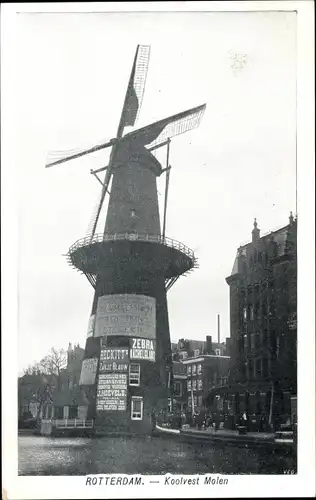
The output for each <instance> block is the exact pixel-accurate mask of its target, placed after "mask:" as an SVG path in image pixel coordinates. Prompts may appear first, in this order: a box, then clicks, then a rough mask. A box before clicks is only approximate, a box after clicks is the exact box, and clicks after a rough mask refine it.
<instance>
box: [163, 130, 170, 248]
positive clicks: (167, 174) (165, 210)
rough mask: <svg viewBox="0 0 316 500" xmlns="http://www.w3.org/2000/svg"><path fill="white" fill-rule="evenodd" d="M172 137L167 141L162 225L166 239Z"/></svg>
mask: <svg viewBox="0 0 316 500" xmlns="http://www.w3.org/2000/svg"><path fill="white" fill-rule="evenodd" d="M170 142H171V141H170V139H168V141H167V159H166V169H167V170H166V188H165V201H164V211H163V226H162V237H163V239H165V236H166V219H167V202H168V190H169V180H170V167H169V154H170Z"/></svg>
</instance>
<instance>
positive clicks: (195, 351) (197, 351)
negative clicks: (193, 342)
mask: <svg viewBox="0 0 316 500" xmlns="http://www.w3.org/2000/svg"><path fill="white" fill-rule="evenodd" d="M199 355H200V349H194V357H197V356H199Z"/></svg>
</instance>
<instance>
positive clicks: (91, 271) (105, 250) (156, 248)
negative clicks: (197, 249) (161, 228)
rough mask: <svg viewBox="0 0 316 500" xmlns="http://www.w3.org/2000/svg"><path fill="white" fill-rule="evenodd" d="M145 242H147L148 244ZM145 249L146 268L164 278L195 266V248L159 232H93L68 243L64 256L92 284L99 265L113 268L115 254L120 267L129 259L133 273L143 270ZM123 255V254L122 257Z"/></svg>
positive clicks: (127, 265) (171, 276)
mask: <svg viewBox="0 0 316 500" xmlns="http://www.w3.org/2000/svg"><path fill="white" fill-rule="evenodd" d="M144 243H145V244H146V243H148V246H147V245H144ZM127 247H129V248H128V250H129V251H127ZM146 253H148V254H150V257H151V258H150V259H149V261H148V262H150V264H149V267H150V269H148V272H150V273H152V274H155V273H163V274H164V277H165V278H166V279H172V278H173V277H175V276H178V275H179V274H180V273H181V274H183V273H186V272H189V271H190V270H191V269H192V268H196V267H198V263H197V259H196V257H195V255H194V252H193V251H192V250H191V249H190V248H188V247H187V246H185V245H184V244H183V243H181V242H179V241H177V240H174V239H171V238H167V237H163V236H162V235H160V234H157V235H155V234H148V233H147V234H139V233H115V234H102V233H101V234H95V235H94V237H93V238H91V237H90V236H89V237H86V238H81V239H80V240H77V241H76V242H75V243H74V244H73V245H72V246H71V247H70V249H69V251H68V253H67V260H68V262H69V264H70V265H71V266H72V267H74V268H75V269H77V270H79V271H81V272H82V273H84V274H85V275H86V276H87V278H88V279H89V281H91V282H92V284H93V283H94V282H95V278H94V277H95V276H96V275H97V273H98V270H99V269H100V268H102V265H105V264H106V265H107V266H112V267H113V268H115V264H116V263H117V262H118V257H119V266H120V269H122V267H124V268H125V266H126V268H128V267H131V262H132V263H133V273H134V272H135V269H136V270H137V269H139V270H142V272H143V271H144V261H146V260H147V259H146V258H145V254H146ZM123 256H125V257H126V258H125V259H123ZM124 264H125V265H124ZM124 270H125V269H124Z"/></svg>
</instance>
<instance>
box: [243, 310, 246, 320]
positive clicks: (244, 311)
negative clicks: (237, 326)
mask: <svg viewBox="0 0 316 500" xmlns="http://www.w3.org/2000/svg"><path fill="white" fill-rule="evenodd" d="M243 316H244V320H245V321H246V320H247V307H244V308H243Z"/></svg>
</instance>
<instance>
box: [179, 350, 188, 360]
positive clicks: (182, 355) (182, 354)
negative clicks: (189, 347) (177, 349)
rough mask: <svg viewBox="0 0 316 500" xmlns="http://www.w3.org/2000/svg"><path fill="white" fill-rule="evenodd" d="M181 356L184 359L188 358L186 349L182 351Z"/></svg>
mask: <svg viewBox="0 0 316 500" xmlns="http://www.w3.org/2000/svg"><path fill="white" fill-rule="evenodd" d="M180 356H181V358H182V359H187V357H188V353H187V352H186V351H183V352H181V353H180Z"/></svg>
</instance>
